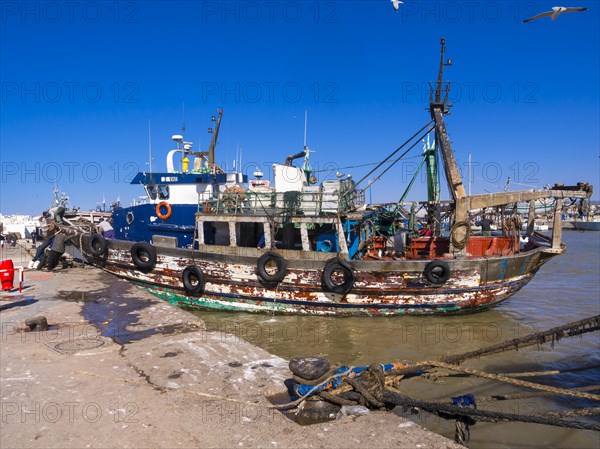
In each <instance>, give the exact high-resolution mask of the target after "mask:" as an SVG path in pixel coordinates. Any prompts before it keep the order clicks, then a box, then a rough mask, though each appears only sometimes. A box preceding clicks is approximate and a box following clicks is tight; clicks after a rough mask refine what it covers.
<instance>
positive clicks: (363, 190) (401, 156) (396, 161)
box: [347, 122, 433, 194]
mask: <svg viewBox="0 0 600 449" xmlns="http://www.w3.org/2000/svg"><path fill="white" fill-rule="evenodd" d="M430 123H431V122H429V123H428V124H427V125H429V124H430ZM423 129H424V128H422V129H421V131H422V130H423ZM432 129H433V128H430V129H428V130H427V131H425V133H424V134H423V135H421V136H420V137H419V138H418V139H417V141H416V142H415V143H413V144H412V145H411V146H410V147H409V148H408V149H407V150H406V151H405V152H404V153H402V154H401V155H400V156H398V158H396V159H395V160H394V161H393V162H392V163H391V164H390V165H389V166H388V167H387V168H386V169H385V170H383V171H382V172H381V174H379V175H378V176H377V177H376V178H375V179H373V180H371V181H370V182H369V184H368V185H367V186H366V187H365V188H364V189H362V190H361V191H360V193H361V194H362V193H364V192H365V191H366V190H367V189H368V188H369V187H371V186H372V185H373V184H375V183H376V182H377V181H379V180H380V179H381V177H382V176H383V175H385V174H386V173H387V172H388V170H389V169H390V168H392V167H393V166H394V165H396V163H398V161H399V160H400V159H402V158H403V157H404V156H406V154H407V153H408V152H409V151H410V150H412V149H413V148H414V147H416V146H417V145H418V144H419V143H421V140H422V139H423V138H425V137H426V136H427V134H429V133H430V132H431V131H432ZM413 137H414V136H413ZM413 137H411V139H410V140H412V139H413ZM403 146H404V144H403ZM397 151H398V150H396V151H394V153H396V152H397ZM388 159H389V157H388V158H387V159H386V161H387V160H388ZM386 161H384V162H386ZM384 162H382V163H381V164H383V163H384ZM381 164H380V165H381ZM373 171H375V170H372V172H373ZM363 179H364V178H363ZM361 181H362V179H361ZM359 182H360V181H359ZM356 184H357V185H358V183H356ZM355 189H356V185H355V186H354V188H353V189H352V190H349V191H348V192H347V193H350V192H352V191H353V190H355Z"/></svg>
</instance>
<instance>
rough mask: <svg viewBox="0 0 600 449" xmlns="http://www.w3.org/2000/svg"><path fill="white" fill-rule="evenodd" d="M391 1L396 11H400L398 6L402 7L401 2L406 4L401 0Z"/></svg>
mask: <svg viewBox="0 0 600 449" xmlns="http://www.w3.org/2000/svg"><path fill="white" fill-rule="evenodd" d="M390 2H392V5H394V9H395V10H396V11H398V8H399V7H400V4H404V2H403V1H400V0H390Z"/></svg>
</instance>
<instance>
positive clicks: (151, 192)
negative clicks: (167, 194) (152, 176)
mask: <svg viewBox="0 0 600 449" xmlns="http://www.w3.org/2000/svg"><path fill="white" fill-rule="evenodd" d="M145 189H146V194H147V195H148V197H149V198H150V199H151V200H155V199H156V198H157V196H158V192H157V190H156V186H155V185H149V186H145Z"/></svg>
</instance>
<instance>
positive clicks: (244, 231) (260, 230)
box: [235, 223, 264, 248]
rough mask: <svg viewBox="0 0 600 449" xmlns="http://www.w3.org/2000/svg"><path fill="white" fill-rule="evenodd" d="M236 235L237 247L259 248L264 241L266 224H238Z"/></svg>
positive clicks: (236, 225)
mask: <svg viewBox="0 0 600 449" xmlns="http://www.w3.org/2000/svg"><path fill="white" fill-rule="evenodd" d="M235 233H236V240H237V245H238V246H240V247H242V248H258V247H259V244H261V243H262V245H263V246H264V241H263V242H261V239H262V238H263V235H264V223H236V224H235Z"/></svg>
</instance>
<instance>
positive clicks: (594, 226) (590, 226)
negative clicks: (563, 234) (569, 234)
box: [570, 218, 600, 231]
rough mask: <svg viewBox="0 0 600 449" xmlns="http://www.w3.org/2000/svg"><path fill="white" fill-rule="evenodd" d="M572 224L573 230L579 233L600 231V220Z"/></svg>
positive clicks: (577, 221)
mask: <svg viewBox="0 0 600 449" xmlns="http://www.w3.org/2000/svg"><path fill="white" fill-rule="evenodd" d="M570 223H571V224H572V225H573V229H576V230H578V231H600V218H594V219H592V220H585V219H583V220H572V221H570Z"/></svg>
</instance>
